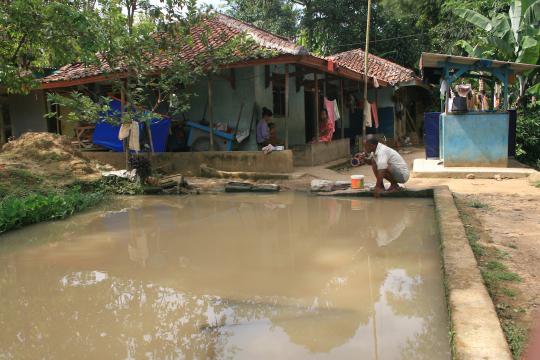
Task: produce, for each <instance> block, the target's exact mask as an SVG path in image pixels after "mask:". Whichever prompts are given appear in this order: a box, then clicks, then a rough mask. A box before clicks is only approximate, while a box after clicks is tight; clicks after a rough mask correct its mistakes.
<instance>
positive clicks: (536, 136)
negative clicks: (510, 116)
mask: <svg viewBox="0 0 540 360" xmlns="http://www.w3.org/2000/svg"><path fill="white" fill-rule="evenodd" d="M516 158H517V159H518V160H519V161H521V162H522V163H525V164H528V165H531V166H534V167H536V168H540V106H536V107H533V108H529V109H527V110H525V111H522V112H520V113H519V115H518V120H517V127H516Z"/></svg>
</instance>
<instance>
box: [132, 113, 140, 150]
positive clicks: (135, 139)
mask: <svg viewBox="0 0 540 360" xmlns="http://www.w3.org/2000/svg"><path fill="white" fill-rule="evenodd" d="M129 150H134V151H136V152H139V151H141V143H140V142H139V123H138V122H137V121H132V122H131V128H130V133H129Z"/></svg>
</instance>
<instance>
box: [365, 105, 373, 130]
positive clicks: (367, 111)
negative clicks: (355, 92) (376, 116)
mask: <svg viewBox="0 0 540 360" xmlns="http://www.w3.org/2000/svg"><path fill="white" fill-rule="evenodd" d="M364 124H365V125H366V127H372V126H373V125H372V124H371V105H370V104H369V101H367V100H365V101H364Z"/></svg>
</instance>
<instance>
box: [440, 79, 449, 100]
mask: <svg viewBox="0 0 540 360" xmlns="http://www.w3.org/2000/svg"><path fill="white" fill-rule="evenodd" d="M440 91H441V99H444V97H445V96H446V92H447V91H448V83H447V82H446V80H443V81H442V82H441V89H440Z"/></svg>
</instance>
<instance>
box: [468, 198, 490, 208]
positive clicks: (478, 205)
mask: <svg viewBox="0 0 540 360" xmlns="http://www.w3.org/2000/svg"><path fill="white" fill-rule="evenodd" d="M469 206H470V207H472V208H475V209H487V208H488V205H487V204H486V203H483V202H481V201H480V200H478V199H474V200H472V201H471V202H470V203H469Z"/></svg>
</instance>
